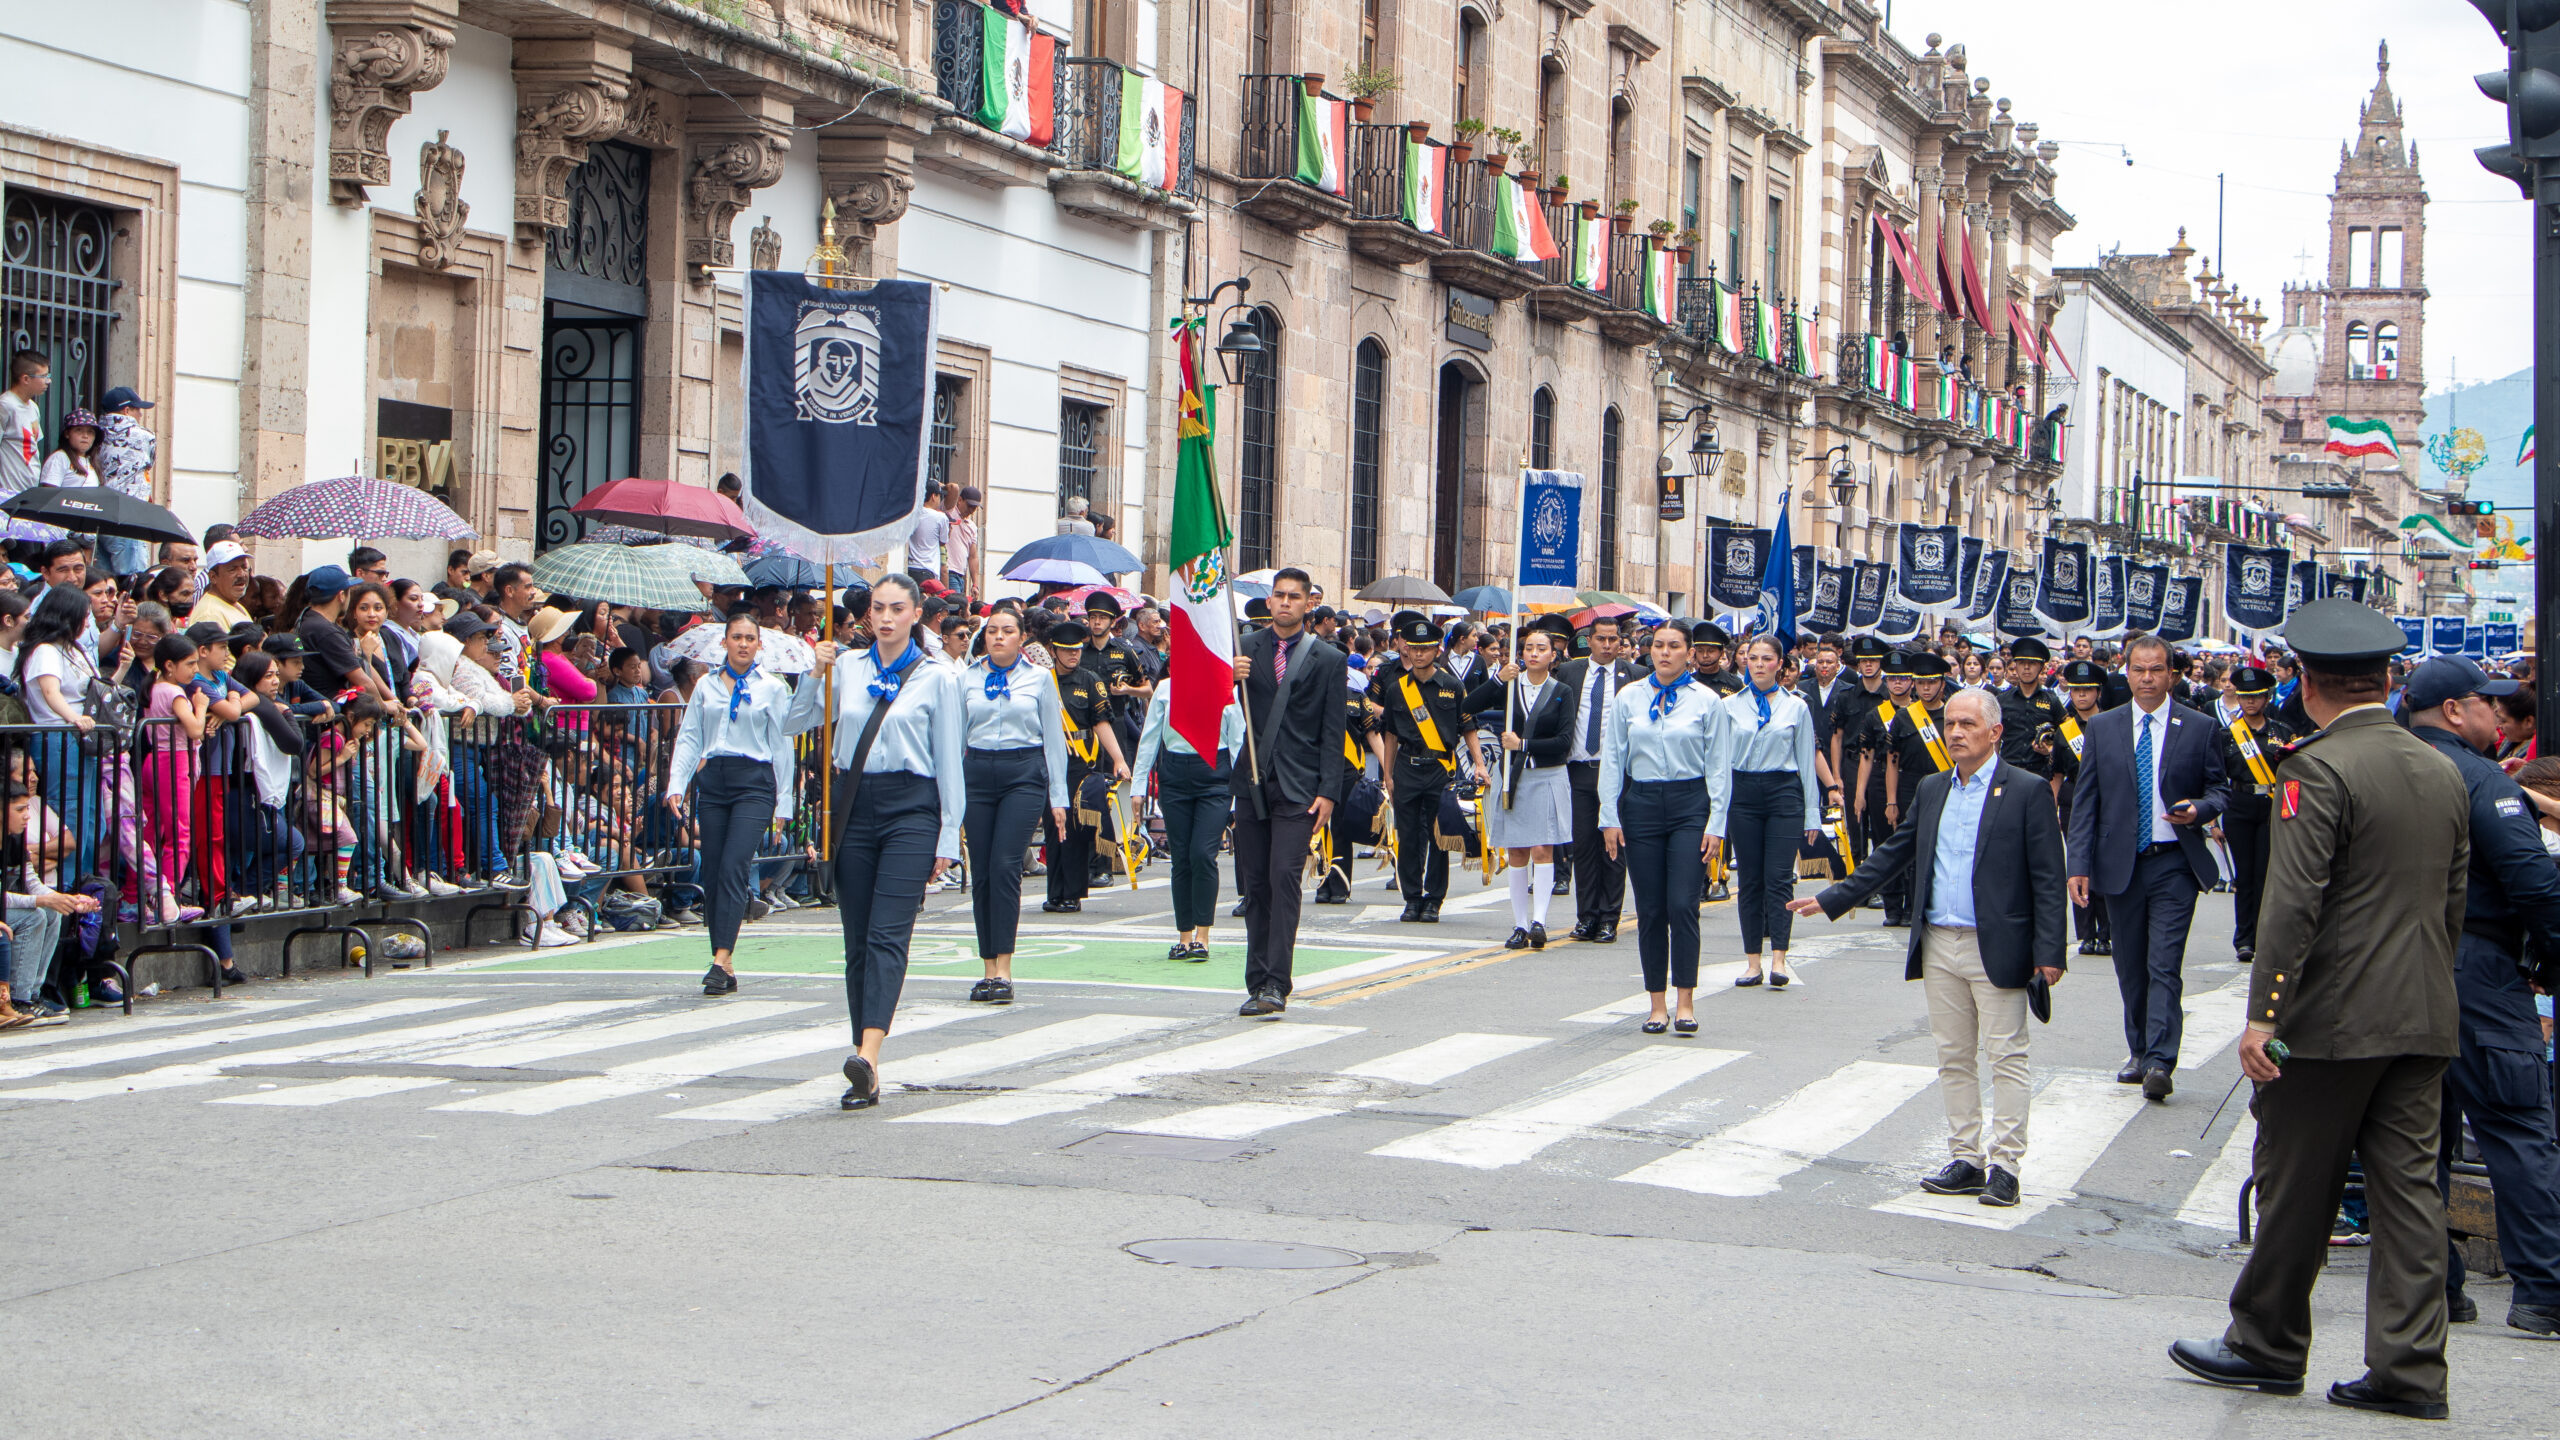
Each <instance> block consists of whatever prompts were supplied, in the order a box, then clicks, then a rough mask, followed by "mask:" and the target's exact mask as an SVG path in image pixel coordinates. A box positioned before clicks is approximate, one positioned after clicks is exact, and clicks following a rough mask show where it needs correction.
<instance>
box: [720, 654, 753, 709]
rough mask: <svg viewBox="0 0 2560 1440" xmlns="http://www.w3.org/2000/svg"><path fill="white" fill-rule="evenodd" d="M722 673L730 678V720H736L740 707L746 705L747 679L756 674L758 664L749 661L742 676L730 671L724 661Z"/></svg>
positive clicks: (721, 664)
mask: <svg viewBox="0 0 2560 1440" xmlns="http://www.w3.org/2000/svg"><path fill="white" fill-rule="evenodd" d="M720 673H721V674H723V675H726V676H728V677H729V718H730V719H731V720H735V719H737V718H738V707H739V706H740V705H743V704H745V703H746V700H747V679H748V677H749V676H752V675H754V674H755V673H756V662H755V661H753V660H750V661H748V662H747V668H746V672H745V673H744V674H741V673H739V672H738V671H735V670H732V669H730V668H729V662H728V661H726V660H723V661H721V662H720Z"/></svg>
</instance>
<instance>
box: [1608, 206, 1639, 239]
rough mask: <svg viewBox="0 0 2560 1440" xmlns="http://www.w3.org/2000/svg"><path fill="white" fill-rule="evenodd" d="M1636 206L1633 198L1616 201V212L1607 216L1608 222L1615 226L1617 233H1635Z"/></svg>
mask: <svg viewBox="0 0 2560 1440" xmlns="http://www.w3.org/2000/svg"><path fill="white" fill-rule="evenodd" d="M1636 208H1637V206H1636V202H1635V201H1633V200H1621V201H1619V202H1618V206H1617V213H1616V214H1614V215H1611V216H1610V217H1609V223H1610V224H1611V225H1614V226H1616V227H1617V230H1618V233H1619V234H1621V235H1631V234H1633V233H1635V228H1636Z"/></svg>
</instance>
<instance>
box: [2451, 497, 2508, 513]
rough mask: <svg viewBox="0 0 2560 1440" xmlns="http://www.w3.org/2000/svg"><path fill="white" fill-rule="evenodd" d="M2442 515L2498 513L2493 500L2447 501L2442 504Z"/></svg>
mask: <svg viewBox="0 0 2560 1440" xmlns="http://www.w3.org/2000/svg"><path fill="white" fill-rule="evenodd" d="M2444 513H2446V514H2447V515H2495V514H2497V513H2498V506H2497V502H2495V501H2493V500H2447V501H2446V502H2444Z"/></svg>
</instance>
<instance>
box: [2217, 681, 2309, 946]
mask: <svg viewBox="0 0 2560 1440" xmlns="http://www.w3.org/2000/svg"><path fill="white" fill-rule="evenodd" d="M2275 688H2276V677H2275V676H2274V675H2273V674H2272V673H2270V672H2269V671H2267V670H2265V669H2263V668H2261V667H2259V666H2256V665H2243V666H2241V667H2240V668H2238V669H2237V670H2234V671H2232V672H2231V695H2232V701H2233V703H2234V704H2236V705H2237V706H2239V708H2240V716H2239V718H2238V719H2236V720H2234V721H2232V722H2231V724H2230V726H2229V727H2228V728H2226V729H2225V730H2224V731H2223V732H2222V773H2223V774H2224V775H2226V776H2228V777H2230V781H2231V808H2229V809H2227V810H2225V811H2223V812H2222V839H2223V843H2224V844H2226V845H2228V846H2230V847H2231V948H2232V951H2233V952H2234V953H2236V954H2237V955H2238V956H2239V957H2240V963H2241V964H2243V965H2246V964H2248V963H2249V962H2250V961H2251V960H2254V959H2256V958H2257V954H2258V901H2259V899H2260V897H2262V896H2264V895H2265V894H2266V888H2267V843H2268V839H2269V836H2268V833H2267V826H2268V824H2269V823H2270V817H2271V816H2272V815H2273V813H2274V811H2275V793H2276V787H2275V758H2276V756H2277V755H2278V754H2279V753H2281V752H2282V751H2283V750H2284V748H2285V747H2287V746H2289V745H2291V744H2292V743H2293V742H2294V741H2295V740H2297V739H2300V738H2301V737H2300V736H2299V735H2297V734H2296V733H2295V731H2294V728H2293V727H2292V726H2290V725H2287V724H2285V723H2284V722H2283V721H2281V720H2278V719H2276V718H2275V717H2274V716H2272V715H2269V714H2268V713H2267V701H2268V699H2269V697H2270V696H2272V695H2273V694H2274V693H2275ZM2201 708H2202V709H2203V711H2204V713H2205V714H2207V715H2210V714H2212V713H2213V706H2212V702H2210V701H2207V702H2206V704H2205V705H2204V706H2203V707H2201ZM2244 732H2245V733H2244Z"/></svg>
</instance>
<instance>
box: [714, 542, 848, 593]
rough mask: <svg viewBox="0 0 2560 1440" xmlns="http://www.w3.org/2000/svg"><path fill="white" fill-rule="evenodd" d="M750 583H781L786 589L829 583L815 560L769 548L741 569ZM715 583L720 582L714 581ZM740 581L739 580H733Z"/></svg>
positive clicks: (746, 581)
mask: <svg viewBox="0 0 2560 1440" xmlns="http://www.w3.org/2000/svg"><path fill="white" fill-rule="evenodd" d="M739 573H740V574H742V575H744V576H746V580H745V581H744V582H743V583H746V584H749V585H779V586H781V587H782V588H784V589H786V590H799V589H807V588H813V587H816V586H819V585H824V584H826V583H827V572H825V571H824V570H821V569H819V568H818V566H817V564H816V563H815V562H813V561H808V560H803V559H801V558H800V557H799V556H797V555H794V554H792V553H791V552H790V551H788V550H768V551H766V552H765V553H764V554H762V555H759V556H757V557H756V558H754V559H753V560H750V561H748V562H747V563H746V565H745V566H744V567H743V568H742V569H741V570H740V572H739ZM712 583H713V584H715V585H716V584H718V583H720V582H718V581H716V580H715V581H713V582H712ZM731 583H733V584H734V583H739V582H734V581H733V582H731Z"/></svg>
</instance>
